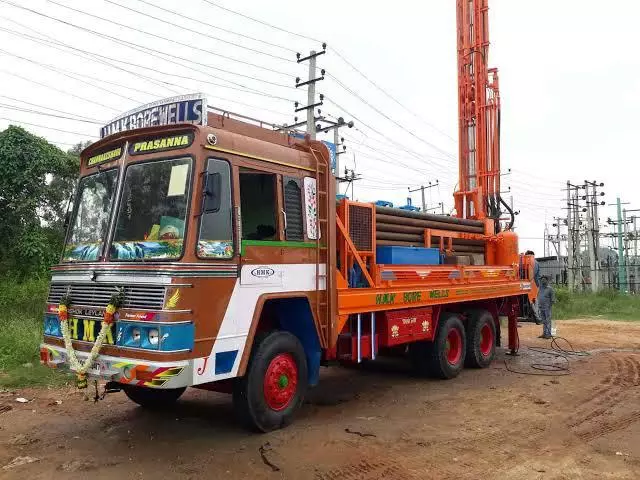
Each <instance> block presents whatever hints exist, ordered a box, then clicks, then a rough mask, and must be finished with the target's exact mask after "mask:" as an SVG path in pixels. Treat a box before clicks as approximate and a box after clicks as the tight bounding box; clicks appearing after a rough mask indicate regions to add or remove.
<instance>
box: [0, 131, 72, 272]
mask: <svg viewBox="0 0 640 480" xmlns="http://www.w3.org/2000/svg"><path fill="white" fill-rule="evenodd" d="M81 146H82V145H79V146H76V147H74V149H72V151H71V152H69V153H67V152H63V151H62V150H60V149H59V148H58V147H56V146H55V145H51V144H50V143H48V142H47V141H46V140H45V139H43V138H40V137H37V136H35V135H33V134H31V133H29V132H27V131H26V130H25V129H23V128H21V127H17V126H15V125H11V126H9V128H7V129H6V130H4V131H3V132H0V226H1V228H2V235H0V272H5V273H6V272H11V273H14V274H17V275H19V276H22V277H24V276H27V275H34V274H40V273H44V272H46V270H47V269H48V267H49V266H50V265H51V264H52V263H54V262H55V261H56V260H57V258H58V255H59V254H60V250H61V248H62V243H63V241H64V232H63V223H64V216H65V212H66V208H67V205H68V201H69V198H70V196H71V194H72V192H73V188H74V185H75V181H76V177H77V175H78V170H79V165H80V163H79V158H78V155H77V151H78V150H77V149H78V148H80V147H81Z"/></svg>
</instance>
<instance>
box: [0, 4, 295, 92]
mask: <svg viewBox="0 0 640 480" xmlns="http://www.w3.org/2000/svg"><path fill="white" fill-rule="evenodd" d="M48 1H49V2H51V3H54V4H56V5H60V6H62V7H64V8H69V9H71V10H74V11H78V12H80V13H84V14H86V15H89V16H91V17H96V16H95V15H92V14H89V13H86V12H82V11H81V10H76V9H73V8H72V7H66V6H65V5H62V4H58V3H57V2H55V1H53V0H48ZM0 2H2V3H6V4H9V5H12V6H14V7H16V8H20V9H23V10H27V11H29V12H32V13H35V14H36V15H40V16H43V17H45V18H48V19H51V20H54V21H57V22H60V23H62V24H64V25H67V26H70V27H73V28H76V29H78V30H81V31H84V32H87V33H90V34H92V35H97V36H99V37H101V38H105V39H107V40H110V41H112V42H115V43H118V44H120V45H122V46H124V47H126V48H130V49H132V50H137V51H141V50H140V49H143V50H144V51H143V53H145V55H151V56H154V57H156V58H159V59H161V60H163V61H165V62H168V61H169V60H167V59H166V58H163V57H159V56H158V55H164V56H166V57H171V58H172V59H173V60H172V61H171V63H172V64H178V65H181V66H183V67H186V68H189V69H191V70H194V71H197V72H199V73H202V74H203V75H207V76H210V77H213V78H217V79H218V80H222V81H225V82H228V83H230V84H232V85H236V86H238V87H242V88H243V89H245V90H247V91H249V90H251V91H253V92H254V93H256V94H258V93H259V94H261V95H265V96H269V97H272V98H278V99H281V100H286V101H290V102H294V101H295V100H292V99H289V98H285V97H280V96H277V95H273V94H270V93H267V92H262V91H260V90H257V89H254V88H252V87H248V86H246V85H243V84H241V83H238V82H235V81H233V80H229V79H227V78H223V77H217V76H215V75H212V74H211V73H209V72H203V71H202V70H198V69H196V68H193V67H190V66H187V65H185V64H184V63H182V61H186V62H188V63H192V64H195V65H200V66H204V67H206V68H210V69H213V70H218V71H223V72H225V73H229V74H233V75H238V76H241V77H245V78H248V79H252V80H256V81H258V82H262V83H270V84H273V85H276V86H279V87H285V88H291V89H295V87H293V86H289V85H284V84H280V83H276V82H271V81H268V80H264V79H259V78H257V77H255V76H251V75H245V74H242V73H238V72H233V71H230V70H225V69H221V68H219V67H215V66H212V65H209V64H205V63H202V62H198V61H196V60H192V59H189V58H185V57H179V56H177V55H173V54H170V53H167V52H162V51H160V50H156V49H154V48H152V47H147V46H145V45H140V44H137V43H134V42H130V41H124V40H121V39H119V38H116V37H113V36H111V35H108V34H105V33H102V32H98V31H96V30H92V29H90V28H87V27H83V26H80V25H76V24H74V23H71V22H67V21H66V20H61V19H59V18H56V17H53V16H50V15H46V14H44V13H41V12H38V11H36V10H32V9H30V8H26V7H23V6H20V5H16V4H14V3H13V2H10V1H8V0H0ZM97 18H100V19H102V20H104V21H106V22H110V20H107V19H104V18H102V17H97ZM127 28H131V29H133V30H136V29H135V28H133V27H127ZM142 33H145V32H142ZM154 36H156V37H159V38H163V37H161V36H158V35H155V34H154ZM183 45H184V46H188V47H190V48H196V49H197V47H193V46H190V45H188V44H183ZM150 52H152V53H150ZM119 61H122V60H119ZM241 63H247V62H241ZM248 64H249V65H253V66H256V67H258V68H260V67H259V66H257V65H254V64H252V63H250V62H248ZM267 70H268V69H267ZM172 75H174V76H178V75H177V74H172ZM287 76H289V75H287ZM198 81H203V82H204V80H198ZM208 83H211V82H208ZM216 86H220V87H222V88H232V87H231V86H226V85H220V84H217V85H216Z"/></svg>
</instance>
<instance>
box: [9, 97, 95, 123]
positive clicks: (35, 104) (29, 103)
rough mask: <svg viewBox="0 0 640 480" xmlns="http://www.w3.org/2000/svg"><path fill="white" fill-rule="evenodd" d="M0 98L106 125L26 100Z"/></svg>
mask: <svg viewBox="0 0 640 480" xmlns="http://www.w3.org/2000/svg"><path fill="white" fill-rule="evenodd" d="M0 97H2V98H6V99H7V100H13V101H14V102H19V103H21V104H25V105H31V106H32V107H38V108H44V109H45V110H51V111H52V112H57V113H62V114H65V115H72V116H73V117H74V118H82V119H84V120H89V121H92V122H95V123H100V124H104V123H106V122H103V121H100V120H96V119H95V118H89V117H85V116H82V115H76V114H75V113H71V112H65V111H64V110H58V109H55V108H51V107H45V106H44V105H40V104H38V103H31V102H27V101H26V100H21V99H19V98H14V97H8V96H7V95H0Z"/></svg>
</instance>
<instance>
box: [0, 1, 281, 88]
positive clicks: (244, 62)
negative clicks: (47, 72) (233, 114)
mask: <svg viewBox="0 0 640 480" xmlns="http://www.w3.org/2000/svg"><path fill="white" fill-rule="evenodd" d="M0 1H1V2H3V3H8V4H9V5H12V6H14V7H17V8H21V9H23V10H27V11H30V12H32V13H35V14H37V15H40V16H43V17H46V18H49V19H53V20H56V21H58V22H61V23H65V24H67V25H70V26H74V27H76V28H81V29H86V30H90V29H87V28H86V27H80V26H78V25H75V24H73V23H71V22H67V21H65V20H61V19H59V18H56V17H52V16H50V15H47V14H44V13H41V12H38V11H37V10H32V9H30V8H27V7H22V6H19V5H16V4H14V3H13V2H10V1H9V0H0ZM47 1H48V2H49V3H53V4H54V5H57V6H59V7H61V8H65V9H67V10H71V11H73V12H76V13H80V14H82V15H86V16H88V17H91V18H95V19H98V20H102V21H103V22H107V23H111V24H113V25H118V26H119V27H123V28H126V29H128V30H131V31H135V32H138V33H142V34H144V35H147V36H150V37H153V38H156V39H160V40H164V41H166V42H169V43H173V44H175V45H180V46H182V47H186V48H190V49H192V50H197V51H200V52H202V53H207V54H209V55H214V56H216V57H220V58H224V59H225V60H229V61H230V62H235V63H240V64H243V65H247V66H250V67H254V68H259V69H261V70H265V71H267V72H272V73H277V74H280V75H285V76H286V77H290V76H291V73H289V72H284V71H282V70H277V69H274V68H270V67H265V66H263V65H258V64H257V63H252V62H249V61H246V60H240V59H238V58H234V57H231V56H229V55H225V54H222V53H219V52H216V51H214V50H208V49H206V48H200V47H198V46H196V45H193V44H189V43H184V42H181V41H179V40H176V39H175V38H167V37H166V36H163V35H158V34H156V33H153V32H148V31H146V30H142V29H141V28H137V27H133V26H131V25H127V24H124V23H120V22H116V21H115V20H111V19H108V18H104V17H101V16H99V15H94V14H92V13H89V12H85V11H84V10H80V9H77V8H73V7H70V6H68V5H64V4H62V3H59V2H56V1H55V0H47Z"/></svg>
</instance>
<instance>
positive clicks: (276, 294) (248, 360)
mask: <svg viewBox="0 0 640 480" xmlns="http://www.w3.org/2000/svg"><path fill="white" fill-rule="evenodd" d="M457 4H458V5H457V6H458V57H459V92H460V98H459V103H460V106H459V110H460V159H459V161H460V178H459V188H458V190H457V191H456V192H455V193H454V199H455V205H456V207H455V209H456V213H455V215H454V216H444V215H434V214H428V213H425V212H416V211H409V210H401V209H398V208H392V207H389V206H383V205H376V204H375V203H366V202H357V201H353V200H350V199H348V198H346V197H344V196H342V197H340V198H339V199H337V197H336V177H335V175H334V172H332V161H331V152H330V151H329V149H328V148H327V146H326V145H325V144H324V143H323V142H320V141H315V140H312V139H311V138H310V136H309V135H306V136H302V138H300V135H294V134H292V132H288V131H278V130H275V129H274V128H273V127H272V126H269V125H266V124H264V123H261V122H257V121H253V120H252V119H248V118H247V117H242V116H238V115H232V114H230V113H228V112H224V111H219V110H214V109H212V108H209V106H208V103H207V100H206V96H204V95H201V94H190V95H183V96H179V97H173V98H169V99H165V100H160V101H157V102H154V103H151V104H148V105H145V106H142V107H139V108H137V109H135V110H132V111H130V112H127V113H125V114H123V115H121V116H119V117H117V118H115V119H114V120H113V121H111V122H109V123H108V124H107V125H105V126H104V127H103V128H102V130H101V137H102V138H101V139H100V140H99V141H97V142H95V143H94V144H92V145H90V146H89V147H87V148H86V149H85V150H84V151H83V152H82V154H81V166H80V179H79V183H78V187H77V192H76V196H75V201H74V203H73V208H72V210H71V212H70V217H69V225H68V230H67V234H66V241H65V246H64V251H63V253H62V256H61V259H60V262H59V263H58V264H57V265H55V266H54V267H52V273H51V285H50V289H49V294H48V298H47V304H46V309H45V313H44V337H43V342H42V344H41V347H40V358H41V362H42V363H43V364H45V365H47V366H49V367H52V368H58V369H61V370H70V371H72V372H74V373H75V374H76V376H77V383H78V386H79V387H80V388H86V387H87V386H88V383H89V382H93V381H97V380H101V381H105V382H106V388H107V389H108V390H109V391H113V390H122V391H123V392H124V393H125V394H126V395H127V396H128V397H129V398H130V399H131V400H132V401H133V402H135V403H137V404H139V405H141V406H142V407H148V408H157V407H167V406H170V405H171V404H172V403H173V402H175V401H176V400H177V399H178V398H179V397H180V396H181V395H182V394H183V393H184V391H185V390H186V388H187V387H194V388H200V389H205V390H211V391H217V392H225V393H230V394H232V398H233V403H234V409H235V410H236V412H237V413H238V417H239V419H240V420H241V421H242V422H243V423H244V424H245V425H246V426H247V427H249V428H251V429H253V430H257V431H261V432H267V431H271V430H274V429H278V428H281V427H283V426H285V425H287V424H289V423H290V422H291V421H292V420H293V418H294V416H295V413H296V411H297V410H298V409H299V408H300V406H301V404H302V403H303V400H304V397H305V393H306V392H307V389H308V388H309V387H311V386H315V385H317V384H318V382H319V377H320V370H321V367H323V366H328V365H333V364H336V363H342V364H349V363H352V364H358V363H361V362H363V361H375V359H377V358H379V357H382V356H385V355H403V356H406V357H407V359H408V360H409V361H410V362H411V365H412V366H413V368H414V369H415V371H416V372H417V373H418V374H421V375H431V376H435V377H439V378H443V379H452V378H454V377H456V376H457V375H458V374H459V373H460V371H461V370H462V369H463V368H464V367H471V368H486V367H487V366H489V365H490V363H491V361H492V360H493V359H494V356H495V354H496V348H497V347H498V346H500V345H503V344H506V345H507V346H508V348H509V349H510V350H512V351H515V350H516V349H517V346H518V345H517V342H518V339H517V317H518V315H519V310H520V305H521V304H522V300H523V299H526V298H533V297H534V296H535V284H534V283H533V282H532V280H533V277H532V275H533V263H532V261H533V259H532V258H529V257H527V256H523V255H520V254H519V252H518V238H517V235H516V234H515V233H514V232H513V231H512V226H513V216H512V215H511V218H508V217H507V218H504V217H503V212H502V209H501V205H502V204H504V202H503V201H502V199H501V198H500V163H499V148H498V146H499V137H498V135H499V95H498V83H497V82H498V81H497V71H495V70H487V69H486V68H484V67H486V59H487V49H488V38H487V28H486V25H487V16H486V15H487V9H486V0H459V1H458V2H457ZM474 25H482V26H483V27H482V28H473V26H474ZM391 166H392V165H391ZM501 319H503V320H504V321H503V322H501ZM503 325H504V326H503ZM503 328H505V329H506V330H507V331H506V332H503ZM505 336H506V337H507V340H506V342H505V340H504V338H505Z"/></svg>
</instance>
